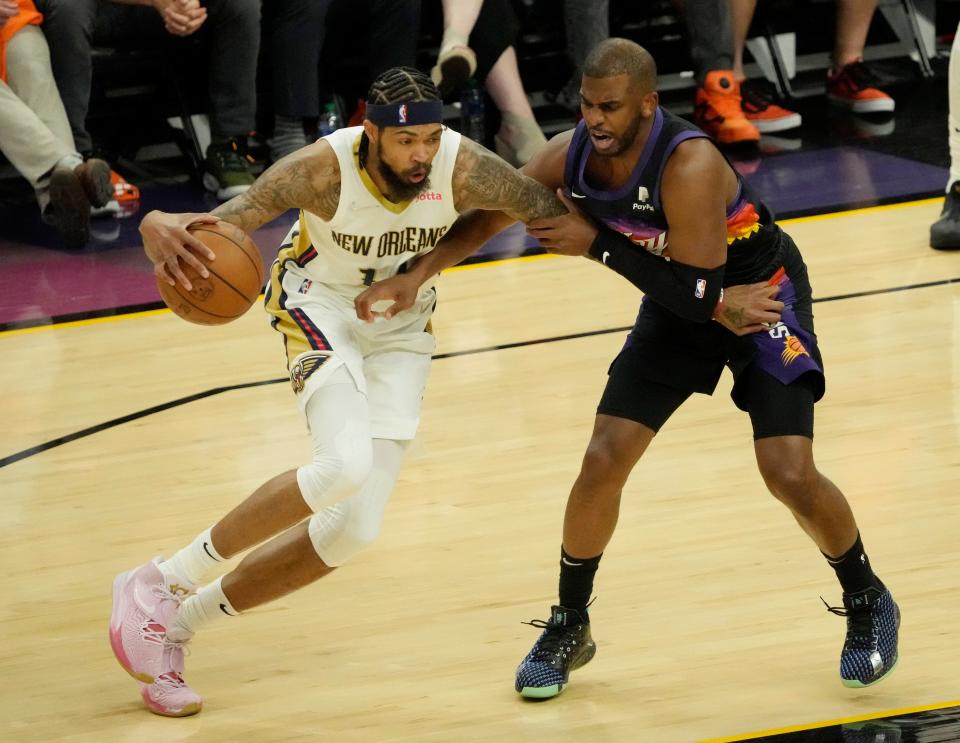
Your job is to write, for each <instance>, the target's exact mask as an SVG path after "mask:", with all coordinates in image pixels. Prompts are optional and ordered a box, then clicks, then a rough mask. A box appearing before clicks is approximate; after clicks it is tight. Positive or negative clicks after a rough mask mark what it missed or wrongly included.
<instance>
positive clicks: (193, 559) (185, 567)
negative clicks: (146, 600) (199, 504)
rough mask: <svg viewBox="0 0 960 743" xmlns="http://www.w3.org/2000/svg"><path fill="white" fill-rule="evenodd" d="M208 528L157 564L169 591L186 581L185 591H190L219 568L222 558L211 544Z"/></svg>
mask: <svg viewBox="0 0 960 743" xmlns="http://www.w3.org/2000/svg"><path fill="white" fill-rule="evenodd" d="M212 528H213V527H210V529H212ZM210 529H207V530H206V531H204V532H202V533H201V534H200V536H198V537H197V538H196V539H194V540H193V542H191V543H190V544H188V545H187V546H186V547H184V548H183V549H182V550H180V551H179V552H177V554H175V555H174V556H173V557H171V558H170V559H169V560H167V561H166V562H161V563H160V564H159V565H158V566H157V567H159V568H160V572H161V573H163V577H164V578H165V579H166V582H167V587H168V588H169V589H170V590H171V591H173V590H174V588H173V587H174V585H178V586H182V584H183V583H186V584H187V586H185V588H186V589H187V592H192V591H193V590H194V589H196V587H197V586H200V585H203V583H205V582H206V579H207V578H208V577H209V576H210V574H211V573H214V572H216V571H217V570H219V569H221V567H222V566H221V563H222V562H223V560H224V558H223V557H222V556H221V555H220V553H219V552H217V550H216V548H215V547H214V546H213V539H212V538H211V537H210Z"/></svg>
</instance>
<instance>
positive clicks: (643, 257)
mask: <svg viewBox="0 0 960 743" xmlns="http://www.w3.org/2000/svg"><path fill="white" fill-rule="evenodd" d="M590 256H591V257H593V258H595V259H597V260H598V261H600V262H601V263H603V264H604V265H605V266H607V267H608V268H611V269H613V270H614V271H616V272H617V273H618V274H620V275H621V276H623V277H624V278H625V279H627V281H629V282H630V283H631V284H633V285H634V286H636V287H637V288H638V289H640V291H642V292H643V293H644V294H646V295H647V296H649V297H650V299H652V300H653V301H655V302H657V303H658V304H662V305H663V306H664V307H666V308H667V309H668V310H670V311H671V312H673V313H675V314H677V315H679V316H680V317H682V318H685V319H687V320H693V321H694V322H707V321H709V320H710V319H711V318H712V317H713V310H714V308H715V307H716V306H717V302H718V301H719V300H720V291H721V288H722V285H723V269H724V266H723V265H720V266H717V267H716V268H698V267H696V266H688V265H687V264H685V263H680V262H679V261H674V260H665V259H664V258H661V257H659V256H655V255H653V254H652V253H650V252H648V251H646V250H644V249H643V248H642V247H640V246H639V245H635V244H634V243H633V242H631V241H630V239H629V238H628V237H626V236H625V235H621V234H620V233H618V232H614V231H613V230H610V229H605V228H602V229H601V230H600V231H599V232H598V233H597V237H596V239H595V240H594V241H593V244H592V245H591V246H590Z"/></svg>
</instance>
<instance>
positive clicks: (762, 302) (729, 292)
mask: <svg viewBox="0 0 960 743" xmlns="http://www.w3.org/2000/svg"><path fill="white" fill-rule="evenodd" d="M779 293H780V287H779V286H777V285H775V284H774V285H771V284H768V283H767V282H766V281H760V282H757V283H756V284H739V285H737V286H728V287H726V288H725V289H724V290H723V304H722V305H721V308H720V312H719V313H718V314H717V315H716V320H717V322H719V323H720V324H721V325H723V327H725V328H727V330H730V331H732V332H734V333H736V334H737V335H749V334H750V333H757V332H759V331H761V330H767V329H769V326H770V325H775V324H776V323H778V322H780V313H781V312H782V311H783V302H781V301H780V300H778V299H776V298H775V297H776V296H777V294H779Z"/></svg>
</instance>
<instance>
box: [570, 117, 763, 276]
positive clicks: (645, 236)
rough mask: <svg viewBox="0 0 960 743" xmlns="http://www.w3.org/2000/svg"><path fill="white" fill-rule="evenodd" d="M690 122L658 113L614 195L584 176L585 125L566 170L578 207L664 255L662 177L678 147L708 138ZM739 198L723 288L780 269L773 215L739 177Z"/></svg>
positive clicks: (731, 212) (731, 213)
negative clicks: (638, 155)
mask: <svg viewBox="0 0 960 743" xmlns="http://www.w3.org/2000/svg"><path fill="white" fill-rule="evenodd" d="M706 136H707V135H706V134H704V133H703V132H702V131H701V130H700V129H698V128H697V127H696V126H695V125H693V124H691V123H690V122H688V121H686V120H684V119H681V118H680V117H679V116H674V115H673V114H671V113H670V112H668V111H665V110H664V109H663V108H659V107H658V108H657V112H656V114H654V119H653V126H652V128H651V129H650V136H649V137H648V139H647V143H646V145H645V146H644V148H643V152H642V153H641V155H640V159H639V161H638V162H637V165H636V167H635V168H634V170H633V173H632V175H631V176H630V180H629V181H628V182H627V183H626V184H625V185H624V186H623V187H622V188H619V189H617V190H615V191H604V190H600V189H595V188H592V187H591V186H590V185H589V184H588V183H587V181H586V178H585V176H584V171H585V169H586V165H587V160H588V159H589V157H590V153H591V152H592V150H593V144H592V142H591V141H590V135H589V132H588V131H587V127H586V122H584V121H581V122H580V123H579V124H578V125H577V128H576V130H575V131H574V134H573V139H572V140H571V142H570V147H569V149H568V150H567V159H566V164H565V166H564V178H563V180H564V185H565V186H566V187H567V190H568V192H569V194H570V197H571V199H572V200H573V202H574V203H575V204H576V205H577V206H579V207H580V208H581V209H582V210H583V211H584V212H586V213H587V214H589V215H590V216H591V217H593V218H594V219H595V220H597V221H598V222H601V223H602V224H604V225H606V226H607V227H609V228H610V229H612V230H615V231H617V232H619V233H620V234H622V235H625V236H626V237H628V238H629V239H630V240H631V241H632V242H633V243H634V244H635V245H637V247H638V248H642V249H644V250H647V251H649V252H651V253H653V254H654V255H661V254H662V253H663V251H664V249H665V248H666V247H667V246H668V244H669V234H670V233H669V225H668V224H667V218H666V215H665V214H664V213H663V208H662V205H661V203H660V178H661V176H662V174H663V168H664V165H665V164H666V162H667V160H668V159H669V157H670V155H671V154H673V151H674V150H675V149H676V147H677V145H679V144H680V143H681V142H684V141H686V140H688V139H694V138H700V137H706ZM737 185H738V189H737V196H736V198H735V199H734V200H733V202H732V203H730V204H728V205H727V246H728V247H727V266H726V270H725V273H724V281H723V284H724V286H732V285H734V284H743V283H748V282H752V281H759V280H761V279H766V278H769V277H770V276H771V275H772V274H773V272H774V271H776V270H777V268H778V267H779V264H778V263H777V261H778V255H777V253H778V248H779V245H780V241H779V239H778V233H779V227H777V226H776V224H775V223H774V218H773V214H772V213H771V212H770V210H769V209H768V208H767V207H766V206H765V205H764V204H763V202H761V201H760V200H759V199H757V198H756V197H755V196H754V195H753V194H752V193H751V192H750V189H749V188H748V186H747V184H746V183H745V182H744V180H743V178H741V177H740V174H739V173H737Z"/></svg>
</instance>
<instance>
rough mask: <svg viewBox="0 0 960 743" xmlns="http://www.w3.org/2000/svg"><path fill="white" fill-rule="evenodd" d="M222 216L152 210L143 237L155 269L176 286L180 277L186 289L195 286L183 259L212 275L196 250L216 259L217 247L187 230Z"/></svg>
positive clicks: (158, 277)
mask: <svg viewBox="0 0 960 743" xmlns="http://www.w3.org/2000/svg"><path fill="white" fill-rule="evenodd" d="M219 221H220V218H219V217H215V216H213V215H212V214H167V213H166V212H160V211H152V212H150V213H149V214H148V215H147V216H145V217H144V218H143V221H142V222H141V223H140V236H141V237H142V238H143V250H144V252H146V254H147V257H148V258H149V259H150V261H151V262H152V263H153V273H154V274H155V275H156V277H157V279H159V280H162V281H166V282H167V283H168V284H170V286H176V285H177V282H178V281H179V282H180V284H181V285H182V286H183V288H184V289H186V290H187V291H190V290H191V289H192V288H193V286H192V285H191V284H190V280H189V279H188V278H187V277H186V275H185V274H184V273H183V270H182V269H181V267H180V261H183V263H185V264H186V265H189V266H192V267H193V268H195V269H196V271H197V273H199V274H200V275H201V276H203V277H204V278H206V277H207V276H209V275H210V272H209V271H207V267H206V266H205V265H203V262H202V261H201V260H200V259H199V258H197V256H196V255H194V252H196V253H199V254H200V255H202V256H205V257H206V258H207V260H211V261H212V260H214V258H215V256H214V254H213V251H212V250H210V248H208V247H207V246H206V245H204V244H203V243H202V242H200V241H199V240H198V239H197V238H195V237H194V236H193V235H191V234H190V233H189V232H188V231H187V227H190V226H191V225H194V224H214V223H216V222H219Z"/></svg>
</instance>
